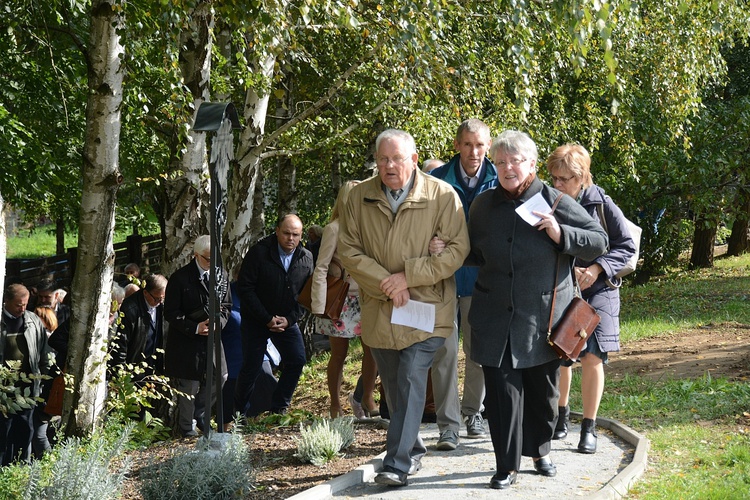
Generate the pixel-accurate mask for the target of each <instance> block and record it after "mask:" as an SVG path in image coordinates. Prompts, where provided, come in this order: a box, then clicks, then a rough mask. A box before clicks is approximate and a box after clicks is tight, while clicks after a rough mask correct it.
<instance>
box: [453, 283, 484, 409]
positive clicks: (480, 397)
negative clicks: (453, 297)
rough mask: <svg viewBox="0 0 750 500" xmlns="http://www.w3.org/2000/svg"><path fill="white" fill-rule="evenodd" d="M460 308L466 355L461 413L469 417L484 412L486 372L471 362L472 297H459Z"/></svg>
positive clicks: (480, 366)
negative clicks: (470, 313)
mask: <svg viewBox="0 0 750 500" xmlns="http://www.w3.org/2000/svg"><path fill="white" fill-rule="evenodd" d="M458 308H459V312H460V316H461V333H462V334H463V342H464V344H463V345H464V354H465V355H466V371H465V372H464V397H463V398H462V399H461V413H462V414H463V415H465V416H467V417H469V416H472V415H476V414H477V413H480V412H481V411H482V410H484V408H483V402H484V395H485V393H486V391H485V388H484V371H483V370H482V365H480V364H478V363H476V362H474V361H472V360H471V325H469V309H470V308H471V295H469V296H468V297H459V298H458Z"/></svg>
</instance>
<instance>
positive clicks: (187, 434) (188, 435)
mask: <svg viewBox="0 0 750 500" xmlns="http://www.w3.org/2000/svg"><path fill="white" fill-rule="evenodd" d="M180 433H181V434H182V437H186V438H194V437H198V433H197V432H196V431H195V429H190V430H187V431H183V430H181V431H180Z"/></svg>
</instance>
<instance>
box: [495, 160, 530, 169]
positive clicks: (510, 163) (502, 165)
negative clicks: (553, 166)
mask: <svg viewBox="0 0 750 500" xmlns="http://www.w3.org/2000/svg"><path fill="white" fill-rule="evenodd" d="M527 160H528V158H511V159H510V160H508V161H505V160H500V161H498V162H497V164H496V166H498V167H500V168H505V167H507V166H511V167H517V166H519V165H520V164H521V163H523V162H525V161H527Z"/></svg>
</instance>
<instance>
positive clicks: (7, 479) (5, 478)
mask: <svg viewBox="0 0 750 500" xmlns="http://www.w3.org/2000/svg"><path fill="white" fill-rule="evenodd" d="M28 482H29V466H28V465H26V464H18V463H16V464H11V465H7V466H5V467H0V498H3V499H5V500H20V499H21V498H22V495H23V491H24V489H25V488H26V484H27V483H28Z"/></svg>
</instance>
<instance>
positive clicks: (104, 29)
mask: <svg viewBox="0 0 750 500" xmlns="http://www.w3.org/2000/svg"><path fill="white" fill-rule="evenodd" d="M122 12H123V9H122V5H121V2H119V1H117V0H94V1H93V2H92V4H91V27H90V33H89V52H88V68H89V74H88V88H89V97H88V102H87V103H86V137H85V142H84V150H83V169H82V170H83V194H82V197H81V212H80V216H79V217H80V221H79V233H78V258H77V262H76V273H75V276H74V277H73V285H72V291H71V293H72V305H73V314H72V318H71V324H70V343H69V347H68V360H67V366H68V370H67V375H68V376H69V377H70V379H71V380H72V387H73V392H68V391H66V393H65V398H64V408H63V416H62V423H63V427H64V429H65V432H66V434H67V435H85V434H88V433H90V432H91V431H92V430H94V427H95V426H96V425H97V423H98V421H99V417H100V415H101V414H102V410H103V409H104V399H105V395H106V379H105V372H106V362H105V361H106V360H105V347H106V341H107V336H108V330H109V328H108V327H109V310H110V296H111V291H112V280H113V274H114V262H115V252H114V248H113V245H112V238H113V234H114V227H115V204H116V201H117V198H116V196H117V189H118V186H119V185H120V183H121V182H122V176H121V175H120V172H119V169H118V153H119V143H120V105H121V103H122V82H123V73H122V59H123V56H124V49H123V46H122V44H121V41H120V35H119V32H120V30H122V29H123V28H124V24H125V23H124V18H123V17H122V16H123V14H122Z"/></svg>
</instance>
